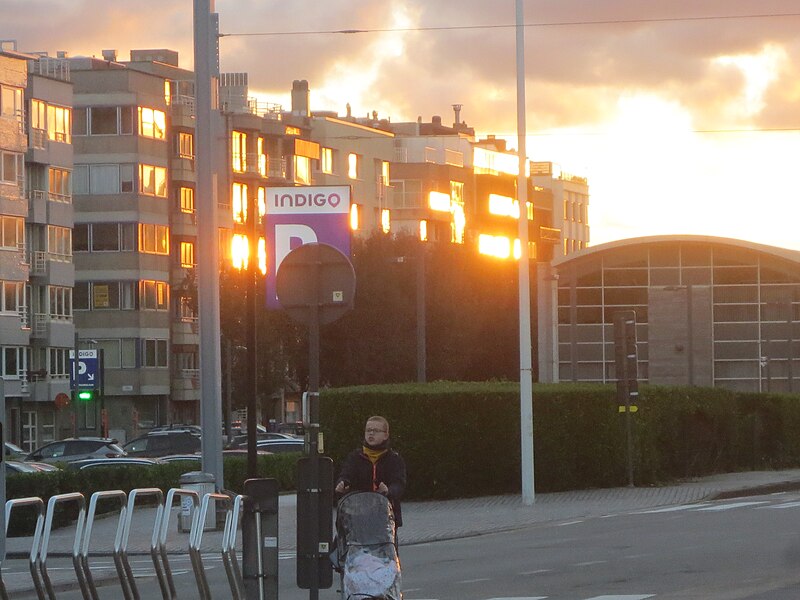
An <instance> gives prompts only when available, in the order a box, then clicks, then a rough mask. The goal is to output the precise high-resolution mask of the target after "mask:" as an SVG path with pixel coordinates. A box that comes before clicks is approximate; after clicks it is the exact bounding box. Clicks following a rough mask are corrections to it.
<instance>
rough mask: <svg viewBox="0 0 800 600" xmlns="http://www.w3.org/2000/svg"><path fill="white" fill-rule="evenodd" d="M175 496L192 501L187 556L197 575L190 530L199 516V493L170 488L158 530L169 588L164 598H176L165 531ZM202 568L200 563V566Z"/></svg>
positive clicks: (170, 599)
mask: <svg viewBox="0 0 800 600" xmlns="http://www.w3.org/2000/svg"><path fill="white" fill-rule="evenodd" d="M175 496H178V497H185V498H190V499H191V502H192V525H191V528H190V530H189V558H190V559H191V561H192V568H193V569H194V573H195V577H197V572H198V566H197V565H196V564H195V556H194V553H193V552H192V549H191V547H192V532H193V531H194V530H195V526H196V524H197V519H198V517H199V516H200V511H199V510H198V508H199V505H200V495H199V494H198V493H197V492H195V491H194V490H184V489H181V488H172V489H170V490H169V491H168V492H167V499H166V501H165V502H164V512H163V515H162V517H161V531H160V532H159V539H158V543H159V551H160V553H161V562H162V565H163V567H164V577H165V578H166V580H167V585H168V587H169V589H168V590H167V591H168V592H169V595H168V596H167V595H165V596H164V598H165V600H172V599H174V598H177V597H178V595H177V592H176V591H175V582H174V581H173V579H172V570H171V569H170V566H169V559H168V558H167V532H168V531H169V521H170V514H171V512H172V502H173V501H174V499H175ZM200 568H202V565H201V567H200ZM201 585H202V584H201V582H200V581H199V580H198V582H197V587H198V590H199V591H200V596H201V597H204V596H203V593H204V590H203V589H202V587H201ZM162 593H164V589H163V588H162Z"/></svg>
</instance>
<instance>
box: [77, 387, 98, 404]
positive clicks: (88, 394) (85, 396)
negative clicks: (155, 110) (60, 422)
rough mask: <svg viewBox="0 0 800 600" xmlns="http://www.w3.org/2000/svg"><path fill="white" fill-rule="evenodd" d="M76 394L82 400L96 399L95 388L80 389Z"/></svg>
mask: <svg viewBox="0 0 800 600" xmlns="http://www.w3.org/2000/svg"><path fill="white" fill-rule="evenodd" d="M76 396H77V399H78V400H79V401H80V402H91V401H92V400H94V390H78V392H77V394H76Z"/></svg>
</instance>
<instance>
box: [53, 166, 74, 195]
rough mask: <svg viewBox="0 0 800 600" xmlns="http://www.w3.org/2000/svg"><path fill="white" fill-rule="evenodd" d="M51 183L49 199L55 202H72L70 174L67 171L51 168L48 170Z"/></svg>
mask: <svg viewBox="0 0 800 600" xmlns="http://www.w3.org/2000/svg"><path fill="white" fill-rule="evenodd" d="M47 178H48V182H49V188H48V190H49V194H48V198H49V199H50V200H52V201H54V202H70V201H71V200H72V187H71V185H70V172H69V171H67V170H66V169H59V168H57V167H49V168H48V169H47Z"/></svg>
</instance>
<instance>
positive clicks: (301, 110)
mask: <svg viewBox="0 0 800 600" xmlns="http://www.w3.org/2000/svg"><path fill="white" fill-rule="evenodd" d="M308 95H309V94H308V81H306V80H305V79H299V80H298V79H295V80H294V81H293V82H292V114H293V115H299V116H301V117H307V116H308V115H309V112H308Z"/></svg>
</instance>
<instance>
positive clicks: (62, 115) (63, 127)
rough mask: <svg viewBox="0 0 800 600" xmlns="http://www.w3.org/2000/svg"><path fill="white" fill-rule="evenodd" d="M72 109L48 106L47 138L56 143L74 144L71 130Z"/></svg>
mask: <svg viewBox="0 0 800 600" xmlns="http://www.w3.org/2000/svg"><path fill="white" fill-rule="evenodd" d="M69 121H70V109H68V108H65V107H63V106H53V105H52V104H48V105H47V137H48V139H50V140H52V141H54V142H64V143H66V144H69V143H71V142H72V130H71V128H70V124H69Z"/></svg>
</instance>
